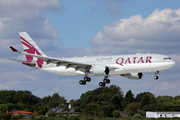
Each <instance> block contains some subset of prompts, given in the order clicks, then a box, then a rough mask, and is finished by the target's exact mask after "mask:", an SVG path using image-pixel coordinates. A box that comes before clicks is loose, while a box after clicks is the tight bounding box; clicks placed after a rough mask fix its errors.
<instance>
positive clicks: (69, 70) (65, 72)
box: [40, 67, 84, 75]
mask: <svg viewBox="0 0 180 120" xmlns="http://www.w3.org/2000/svg"><path fill="white" fill-rule="evenodd" d="M40 70H42V71H46V72H50V73H54V74H59V75H84V73H83V72H81V71H79V70H78V71H75V69H74V68H67V69H66V68H65V67H52V68H42V69H40Z"/></svg>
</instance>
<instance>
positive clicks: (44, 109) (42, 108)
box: [38, 106, 48, 115]
mask: <svg viewBox="0 0 180 120" xmlns="http://www.w3.org/2000/svg"><path fill="white" fill-rule="evenodd" d="M38 112H39V114H40V115H45V114H46V113H47V112H48V108H47V107H46V106H39V107H38Z"/></svg>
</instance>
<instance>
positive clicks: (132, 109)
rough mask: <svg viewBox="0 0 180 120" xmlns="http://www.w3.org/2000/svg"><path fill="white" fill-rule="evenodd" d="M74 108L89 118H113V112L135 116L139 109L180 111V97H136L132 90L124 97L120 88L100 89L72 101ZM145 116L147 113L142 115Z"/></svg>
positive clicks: (148, 93)
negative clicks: (117, 111)
mask: <svg viewBox="0 0 180 120" xmlns="http://www.w3.org/2000/svg"><path fill="white" fill-rule="evenodd" d="M71 102H72V106H73V107H76V108H80V109H81V111H82V112H83V114H85V115H87V116H102V117H112V116H113V111H115V110H119V111H127V112H128V115H129V116H133V115H134V114H135V113H136V111H137V109H141V110H143V111H180V96H175V97H172V96H157V97H156V96H155V95H154V94H153V93H151V92H143V93H139V94H137V95H136V96H134V94H133V93H132V91H131V90H129V91H127V92H126V94H125V95H124V93H123V91H122V90H121V88H120V87H119V86H116V85H110V86H107V87H99V88H97V89H95V90H91V91H87V92H86V93H83V94H82V95H81V97H80V99H77V100H71ZM142 115H144V116H145V112H144V113H142Z"/></svg>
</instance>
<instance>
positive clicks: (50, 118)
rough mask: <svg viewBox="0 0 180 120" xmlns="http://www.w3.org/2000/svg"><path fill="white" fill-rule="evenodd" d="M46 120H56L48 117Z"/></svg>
mask: <svg viewBox="0 0 180 120" xmlns="http://www.w3.org/2000/svg"><path fill="white" fill-rule="evenodd" d="M46 120H55V118H54V117H48V118H47V119H46Z"/></svg>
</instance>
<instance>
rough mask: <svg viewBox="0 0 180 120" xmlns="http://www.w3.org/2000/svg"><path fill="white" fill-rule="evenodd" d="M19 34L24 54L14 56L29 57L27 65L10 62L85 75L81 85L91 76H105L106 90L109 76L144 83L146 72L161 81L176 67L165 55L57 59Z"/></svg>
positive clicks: (12, 48)
mask: <svg viewBox="0 0 180 120" xmlns="http://www.w3.org/2000/svg"><path fill="white" fill-rule="evenodd" d="M19 34H20V38H21V42H22V45H23V48H24V52H20V51H18V50H16V49H15V48H14V47H12V46H10V48H11V50H12V51H13V52H16V53H20V54H23V55H25V56H26V61H22V60H15V59H9V60H13V61H18V62H22V64H24V65H28V66H31V67H33V68H37V69H39V70H42V71H46V72H50V73H54V74H60V75H83V76H84V79H83V80H80V81H79V84H80V85H85V84H86V83H87V82H90V81H91V78H90V77H89V76H104V79H103V82H100V83H99V86H105V85H106V84H109V83H110V80H109V79H108V77H109V76H112V75H120V76H124V77H127V78H129V79H141V78H142V76H143V73H145V72H155V74H156V75H155V76H154V79H155V80H157V79H158V78H159V77H158V76H157V74H158V73H159V71H161V70H165V69H168V68H170V67H172V66H173V65H175V62H174V61H173V60H172V59H171V58H170V57H167V56H165V55H161V54H132V55H111V56H97V57H74V58H53V57H48V56H46V55H45V54H44V53H43V52H42V51H41V50H40V48H39V47H38V46H37V45H36V43H35V42H34V41H33V40H32V39H31V37H30V36H29V35H28V34H27V33H26V32H20V33H19Z"/></svg>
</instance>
